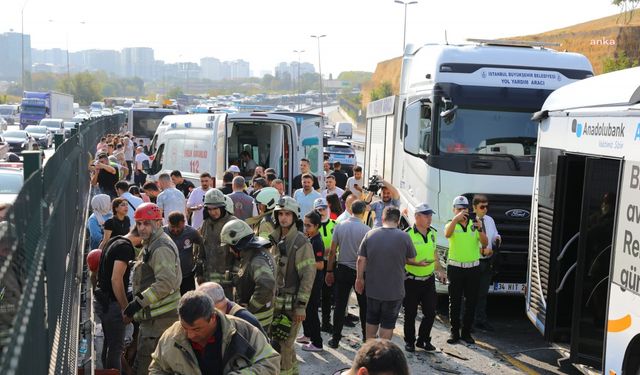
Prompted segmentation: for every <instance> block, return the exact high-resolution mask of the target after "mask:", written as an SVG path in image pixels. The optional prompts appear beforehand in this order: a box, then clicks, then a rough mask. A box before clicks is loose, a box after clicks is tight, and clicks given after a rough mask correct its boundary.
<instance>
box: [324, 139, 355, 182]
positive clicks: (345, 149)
mask: <svg viewBox="0 0 640 375" xmlns="http://www.w3.org/2000/svg"><path fill="white" fill-rule="evenodd" d="M324 157H325V160H329V163H331V164H333V163H335V162H337V161H339V162H340V164H342V171H343V172H345V173H346V174H348V175H349V176H351V175H353V168H354V167H355V166H356V165H357V162H356V152H355V150H354V149H353V147H351V145H350V144H348V143H346V142H342V141H336V140H329V141H327V142H326V145H325V146H324Z"/></svg>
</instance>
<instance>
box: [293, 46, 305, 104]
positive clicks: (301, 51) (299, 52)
mask: <svg viewBox="0 0 640 375" xmlns="http://www.w3.org/2000/svg"><path fill="white" fill-rule="evenodd" d="M293 53H297V54H298V111H300V109H302V103H301V102H300V94H301V93H300V88H301V84H300V55H301V54H302V53H304V50H303V49H302V50H297V49H294V50H293Z"/></svg>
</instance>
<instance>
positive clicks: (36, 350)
mask: <svg viewBox="0 0 640 375" xmlns="http://www.w3.org/2000/svg"><path fill="white" fill-rule="evenodd" d="M123 121H124V116H123V115H114V116H109V117H100V118H97V119H93V120H89V121H85V122H84V123H83V124H82V125H80V126H79V128H78V130H77V133H76V134H74V135H73V136H71V137H70V138H69V139H68V140H66V141H65V142H64V143H63V144H62V145H61V146H60V147H59V148H58V149H57V150H56V152H55V153H54V154H53V156H51V158H50V159H49V160H47V163H46V166H45V167H44V168H42V169H40V170H38V171H37V172H36V173H34V174H33V175H31V177H29V178H28V179H27V180H26V181H24V185H23V187H22V189H21V190H20V193H19V194H18V197H17V198H16V200H15V201H14V202H13V203H12V204H11V206H10V207H9V208H8V210H6V212H4V213H0V347H1V349H2V352H1V354H0V374H46V373H49V374H74V373H76V372H77V369H76V367H77V366H78V363H79V362H82V358H78V357H77V352H78V350H77V349H78V342H79V338H80V337H81V336H83V335H84V334H85V333H84V330H85V328H84V324H83V323H84V322H83V321H82V318H81V314H80V311H81V306H82V305H83V304H85V303H86V302H87V301H86V299H85V298H84V296H83V294H82V293H81V290H82V288H81V287H82V283H83V280H84V279H85V278H86V272H85V270H84V267H83V257H84V253H85V244H84V243H85V222H86V219H87V213H88V208H89V195H90V194H89V193H90V186H89V179H90V176H89V163H90V159H91V157H92V155H93V154H94V153H95V150H96V149H95V146H96V144H97V143H98V141H99V140H100V137H102V136H104V135H105V134H107V133H117V132H118V131H119V130H120V125H121V124H122V122H123ZM86 328H87V329H88V328H89V327H86ZM88 333H89V332H87V334H88ZM89 341H90V340H89Z"/></svg>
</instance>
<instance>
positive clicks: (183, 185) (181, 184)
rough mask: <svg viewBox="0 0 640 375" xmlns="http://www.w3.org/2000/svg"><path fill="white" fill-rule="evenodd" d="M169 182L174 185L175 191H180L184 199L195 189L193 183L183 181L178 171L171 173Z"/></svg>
mask: <svg viewBox="0 0 640 375" xmlns="http://www.w3.org/2000/svg"><path fill="white" fill-rule="evenodd" d="M171 181H172V182H173V184H174V185H176V189H178V190H180V191H181V192H182V194H184V197H185V198H187V197H189V193H191V190H193V189H195V188H196V187H195V185H194V184H193V182H191V181H189V180H185V179H184V178H183V177H182V173H180V171H178V170H176V171H172V172H171Z"/></svg>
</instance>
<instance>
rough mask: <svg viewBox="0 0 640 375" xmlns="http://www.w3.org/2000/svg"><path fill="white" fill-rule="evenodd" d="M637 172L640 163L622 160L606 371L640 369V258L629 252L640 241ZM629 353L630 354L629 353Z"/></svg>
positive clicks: (608, 319)
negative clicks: (639, 355) (639, 354)
mask: <svg viewBox="0 0 640 375" xmlns="http://www.w3.org/2000/svg"><path fill="white" fill-rule="evenodd" d="M639 173H640V163H639V162H635V161H626V162H624V167H623V172H622V179H621V183H620V189H619V192H618V196H619V200H618V207H617V222H616V229H615V234H616V235H615V239H614V243H613V260H612V262H611V264H612V266H611V271H610V273H609V277H610V278H609V281H610V283H609V305H608V310H607V323H606V327H607V329H606V332H605V334H606V337H605V343H606V346H605V349H604V351H605V361H604V373H606V374H609V373H611V372H610V371H615V374H623V373H624V374H627V373H629V374H636V373H637V372H638V370H639V369H640V368H639V367H640V366H639V365H640V359H638V358H637V357H638V355H637V351H638V350H640V285H639V284H640V259H639V258H638V257H636V256H634V255H633V251H632V249H634V246H633V243H634V241H638V240H640V230H639V227H640V223H638V220H637V215H639V214H640V209H639V208H638V207H639V206H640V205H639V204H638V188H639V186H638V174H639ZM636 246H637V245H636ZM632 352H634V354H633V355H631V354H630V353H632ZM625 361H626V362H627V363H625ZM630 362H632V363H630Z"/></svg>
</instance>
